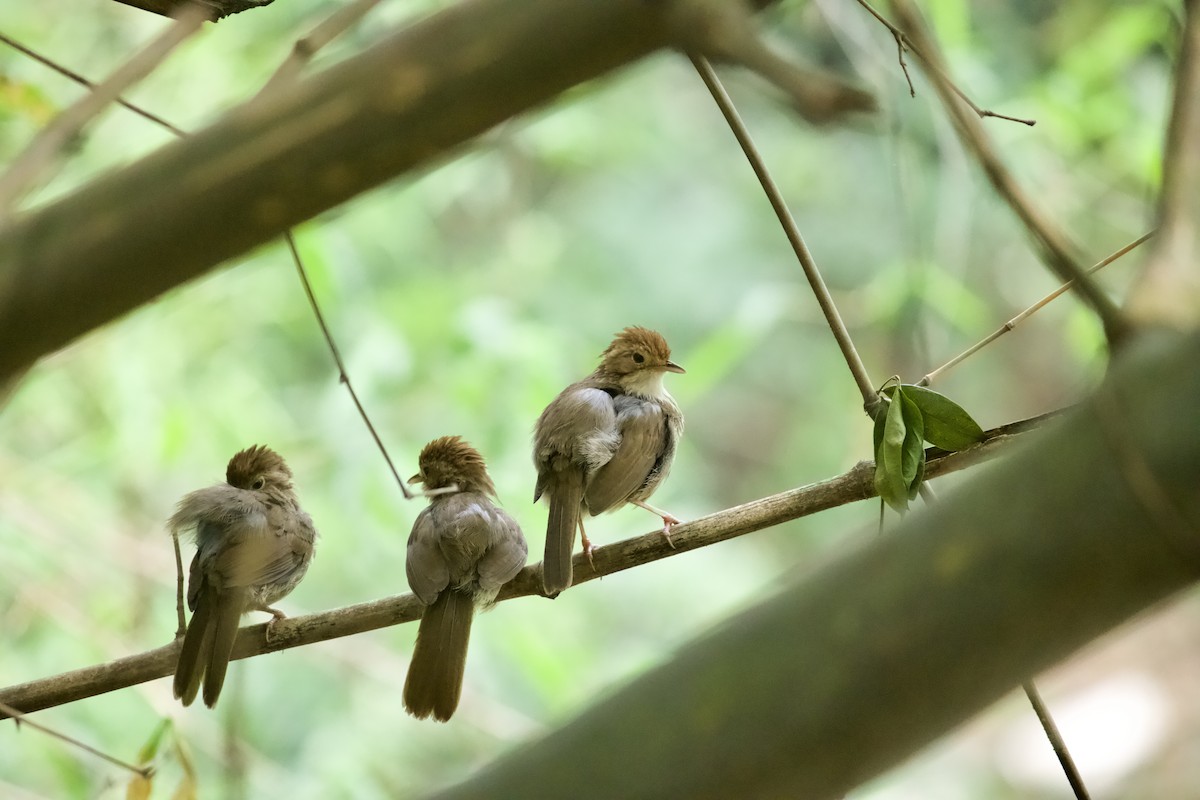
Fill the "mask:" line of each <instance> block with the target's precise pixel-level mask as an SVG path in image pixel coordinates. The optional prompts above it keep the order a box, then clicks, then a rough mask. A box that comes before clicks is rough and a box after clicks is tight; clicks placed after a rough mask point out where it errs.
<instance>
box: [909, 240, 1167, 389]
mask: <svg viewBox="0 0 1200 800" xmlns="http://www.w3.org/2000/svg"><path fill="white" fill-rule="evenodd" d="M1154 234H1155V231H1150V232H1149V233H1145V234H1142V235H1141V236H1139V237H1138V238H1137V239H1135V240H1134V241H1132V242H1130V243H1129V244H1127V245H1125V246H1124V247H1122V248H1121V249H1120V250H1118V251H1116V252H1115V253H1112V254H1111V255H1109V256H1107V257H1106V258H1104V259H1103V260H1102V261H1100V262H1099V263H1096V264H1093V265H1092V266H1091V267H1089V268H1088V271H1087V274H1088V275H1091V274H1092V273H1093V272H1099V271H1100V270H1102V269H1104V268H1105V267H1107V266H1108V265H1109V264H1111V263H1112V262H1114V261H1116V260H1117V259H1118V258H1120V257H1121V256H1123V255H1125V254H1126V253H1128V252H1129V251H1130V250H1133V249H1134V248H1136V247H1138V246H1139V245H1141V244H1143V243H1144V242H1145V241H1146V240H1148V239H1149V238H1150V237H1152V236H1153V235H1154ZM1074 285H1075V282H1074V281H1067V282H1066V283H1064V284H1063V285H1062V286H1059V287H1058V288H1057V289H1055V290H1054V291H1053V292H1050V294H1048V295H1046V296H1045V297H1043V298H1042V299H1041V300H1038V301H1037V302H1036V303H1034V304H1033V305H1031V306H1030V307H1029V308H1027V309H1025V310H1024V311H1022V312H1021V313H1020V314H1017V315H1016V316H1015V317H1013V318H1012V319H1010V320H1009V321H1008V322H1006V323H1004V324H1003V325H1001V326H1000V327H999V328H997V329H996V330H994V331H992V333H991V334H989V335H988V336H987V337H986V338H984V339H982V340H981V341H978V342H976V343H975V344H973V345H972V346H971V347H968V348H967V349H966V350H964V351H963V352H961V353H959V354H958V355H956V356H955V357H954V358H952V359H950V360H949V361H947V362H946V363H945V364H942V365H941V366H940V367H938V368H937V369H935V370H933V371H932V372H930V373H929V374H927V375H926V376H925V377H924V378H921V380H920V381H918V382H917V384H918V385H919V386H929V385H930V384H931V383H933V382H934V381H935V380H937V378H938V376H939V375H941V374H942V373H943V372H945V371H946V370H948V369H950V368H951V367H955V366H957V365H958V364H960V363H962V362H963V361H965V360H966V359H968V358H970V357H971V356H973V355H975V354H976V353H978V352H979V351H980V350H982V349H983V348H985V347H987V346H988V345H989V344H991V343H992V342H994V341H996V340H997V339H999V338H1000V337H1001V336H1003V335H1004V334H1006V333H1008V332H1009V331H1011V330H1012V329H1013V328H1015V327H1017V326H1018V325H1020V324H1021V323H1022V322H1024V321H1025V320H1026V319H1028V318H1029V317H1031V316H1033V315H1034V314H1035V313H1037V312H1038V311H1040V310H1041V309H1042V308H1044V307H1045V306H1047V305H1048V304H1049V303H1050V302H1051V301H1052V300H1054V299H1055V298H1057V297H1058V296H1059V295H1061V294H1063V293H1064V292H1066V291H1067V290H1068V289H1070V288H1071V287H1072V286H1074Z"/></svg>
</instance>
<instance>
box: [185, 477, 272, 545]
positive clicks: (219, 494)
mask: <svg viewBox="0 0 1200 800" xmlns="http://www.w3.org/2000/svg"><path fill="white" fill-rule="evenodd" d="M266 514H267V506H266V504H265V503H264V502H263V501H262V500H261V499H260V498H259V497H258V495H256V494H255V493H254V492H251V491H248V490H246V489H238V488H237V487H234V486H229V485H227V484H218V485H216V486H209V487H207V488H204V489H197V490H196V491H194V492H191V493H189V494H187V495H185V496H184V498H183V499H182V500H180V501H179V507H178V509H177V510H176V511H175V514H174V515H172V517H171V519H170V520H168V521H167V525H168V527H169V528H170V529H171V530H172V531H173V532H175V533H180V532H183V531H186V530H187V529H189V528H197V527H199V526H200V525H201V524H202V523H205V522H207V523H211V524H213V525H218V526H228V525H231V524H234V523H243V522H244V523H246V524H249V525H251V526H253V527H265V525H266ZM252 517H253V518H255V519H251V518H252Z"/></svg>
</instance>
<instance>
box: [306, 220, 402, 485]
mask: <svg viewBox="0 0 1200 800" xmlns="http://www.w3.org/2000/svg"><path fill="white" fill-rule="evenodd" d="M283 239H284V241H285V242H287V246H288V250H289V251H290V252H291V254H292V262H293V263H294V264H295V265H296V274H297V275H298V276H299V277H300V284H301V285H302V286H303V287H304V294H305V296H307V297H308V305H309V307H310V308H312V312H313V316H315V317H316V318H317V324H318V325H319V326H320V327H321V335H322V336H324V337H325V344H326V345H328V347H329V354H330V355H332V356H333V361H334V363H335V364H336V365H337V369H338V380H339V381H340V382H341V383H342V384H343V385H344V386H345V387H346V391H347V392H349V393H350V399H351V400H353V401H354V407H355V408H356V409H358V415H359V416H360V417H362V421H363V424H364V425H366V426H367V430H368V431H370V432H371V438H372V439H374V440H375V445H376V446H377V447H378V448H379V452H380V453H382V454H383V460H384V461H386V462H387V465H388V469H389V470H391V471H392V477H393V478H395V479H396V485H397V486H399V487H400V491H401V492H402V493H403V494H404V498H405V499H406V500H411V499H412V498H413V493H412V492H410V491H409V490H408V486H406V485H405V483H404V478H402V477H400V473H399V472H398V471H397V470H396V465H395V464H393V463H392V457H391V455H390V454H389V453H388V450H387V447H386V446H385V445H384V443H383V439H381V438H379V432H378V431H376V430H375V425H374V424H373V423H372V422H371V417H370V416H369V415H368V414H367V410H366V409H365V408H363V404H362V402H361V401H360V400H359V399H358V392H356V391H354V386H353V385H352V384H351V383H350V375H349V374H348V373H347V372H346V363H345V362H344V361H342V354H341V353H340V352H339V351H338V346H337V343H336V342H334V341H333V334H332V333H330V332H329V326H328V325H326V324H325V315H324V314H322V313H321V307H320V306H319V305H318V304H317V297H316V295H315V294H313V288H312V284H311V283H310V282H309V280H308V273H307V272H305V270H304V262H303V261H302V260H301V259H300V251H299V250H298V249H296V239H295V237H294V236H292V232H291V231H287V232H285V233H284V234H283Z"/></svg>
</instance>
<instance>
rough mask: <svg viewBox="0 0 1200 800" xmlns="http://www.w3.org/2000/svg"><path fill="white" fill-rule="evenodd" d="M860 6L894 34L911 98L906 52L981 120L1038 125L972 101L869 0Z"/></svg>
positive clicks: (911, 83)
mask: <svg viewBox="0 0 1200 800" xmlns="http://www.w3.org/2000/svg"><path fill="white" fill-rule="evenodd" d="M858 4H859V5H860V6H862V7H863V8H865V9H866V10H867V13H869V14H870V15H871V16H872V17H874V18H875V19H876V20H878V21H879V24H881V25H883V27H885V28H887V29H888V31H889V32H890V33H891V34H892V38H893V39H895V40H896V52H897V55H898V57H899V59H900V69H901V70H903V71H904V79H905V80H906V81H908V95H909V97H916V96H917V90H916V89H915V88H914V87H913V82H912V76H910V75H909V74H908V65H907V64H905V63H904V53H905V51H908V52H910V53H912V54H913V55H915V56H916V57H917V58H919V59H921V60H922V61H924V62H925V65H926V67H927V68H929V69H932V70H937V71H938V73H939V75H940V77H941V80H943V81H945V83H946V85H948V86H949V87H950V88H951V89H952V90H953V91H954V93H955V94H956V95H958V98H959V99H960V100H962V101H963V102H964V103H966V104H967V105H968V106H970V107H971V110H972V111H974V112H975V114H976V115H977V116H978V117H979V118H980V119H983V118H985V117H995V118H996V119H1002V120H1007V121H1008V122H1019V123H1020V124H1022V125H1028V126H1029V127H1031V128H1032V127H1033V126H1034V125H1037V120H1035V119H1024V118H1022V117H1010V116H1009V115H1007V114H997V113H996V112H995V111H991V110H989V109H986V108H983V107H981V106H980V105H979V104H978V103H976V102H975V101H974V100H972V99H971V98H970V97H969V96H968V95H967V93H966V92H964V91H963V90H962V89H960V88H958V84H956V83H955V82H954V81H953V80H952V79H951V78H950V75H949V74H948V73H947V72H946V71H945V70H943V69H942V68H941V66H940V65H938V64H935V63H933V62H931V61H930V60H929V59H927V58H925V56H923V55H921V53H920V51H919V50H917V49H916V48H915V47H913V43H912V42H910V41H909V40H908V37H907V36H905V35H904V31H902V30H900V29H899V28H897V27H896V26H895V25H893V24H892V23H891V22H890V21H889V20H888V19H887V17H885V16H883V15H882V14H880V13H879V12H878V11H876V10H875V8H874V7H873V6H872V5H871V4H870V3H868V2H867V0H858Z"/></svg>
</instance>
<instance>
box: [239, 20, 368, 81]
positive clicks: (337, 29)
mask: <svg viewBox="0 0 1200 800" xmlns="http://www.w3.org/2000/svg"><path fill="white" fill-rule="evenodd" d="M379 2H380V0H353V2H350V3H347V4H346V5H344V6H341V7H340V8H338V10H337V11H335V12H333V13H332V14H330V15H329V16H328V17H326V18H325V19H324V20H323V21H322V22H321V24H319V25H318V26H317V27H315V28H313V29H312V30H311V31H309V33H308V35H307V36H305V37H303V38H301V39H297V40H296V43H295V44H294V45H292V52H291V53H290V54H289V55H288V57H287V59H285V60H284V61H283V63H282V64H280V65H279V68H278V69H276V70H275V73H274V74H273V75H272V76H271V77H270V78H268V79H267V82H266V83H265V84H263V87H262V89H260V90H259V91H258V96H259V97H262V96H264V95H266V94H269V93H270V92H272V91H273V90H275V89H278V88H279V87H281V86H286V85H287V84H289V83H291V82H292V81H294V80H295V79H296V78H297V77H299V75H300V72H301V71H302V70H303V69H304V67H305V66H306V65H307V64H308V62H309V61H311V60H312V57H313V56H314V55H316V53H317V51H319V50H320V49H321V48H323V47H325V45H327V44H329V43H330V42H332V41H333V40H334V39H336V38H337V37H339V36H341V35H342V34H343V33H345V32H346V31H347V30H349V29H350V28H352V27H353V26H354V25H355V24H356V23H357V22H358V21H359V20H360V19H362V18H363V17H364V16H366V14H367V12H369V11H370V10H371V9H373V8H374V7H375V6H377V5H379Z"/></svg>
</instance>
